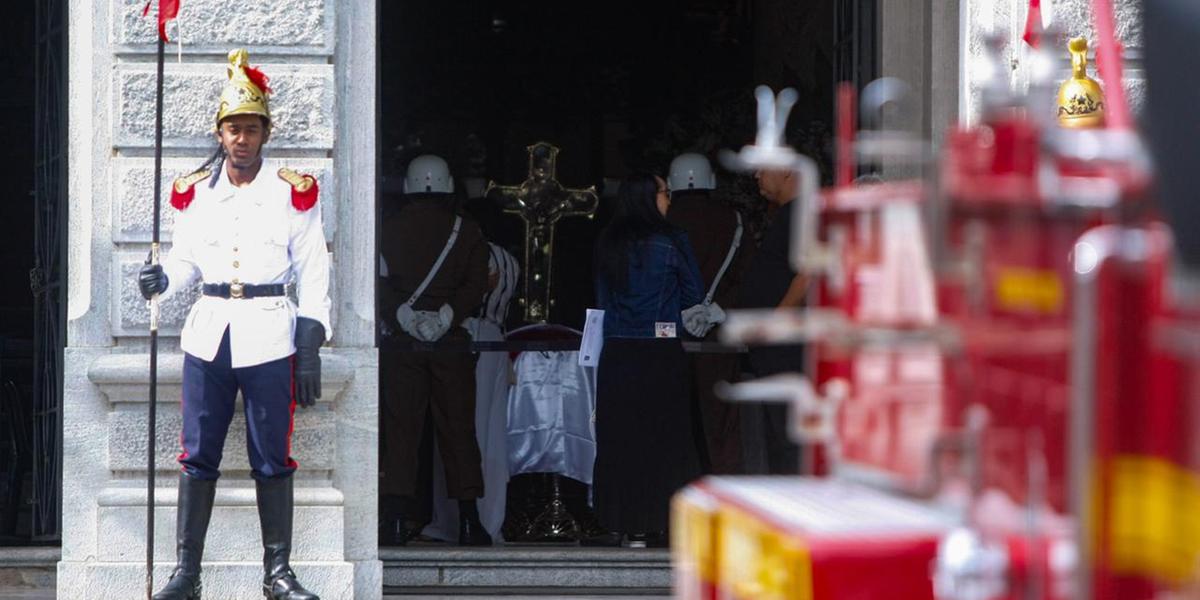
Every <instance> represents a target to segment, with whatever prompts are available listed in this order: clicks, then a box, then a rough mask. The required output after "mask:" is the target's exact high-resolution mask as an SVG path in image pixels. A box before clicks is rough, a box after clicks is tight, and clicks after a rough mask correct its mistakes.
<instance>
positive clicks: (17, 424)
mask: <svg viewBox="0 0 1200 600" xmlns="http://www.w3.org/2000/svg"><path fill="white" fill-rule="evenodd" d="M3 27H4V30H5V31H4V32H3V35H2V36H0V39H3V42H0V43H3V45H4V55H5V56H8V57H10V60H8V61H5V62H4V63H3V66H2V67H0V77H3V78H4V80H5V81H6V82H8V85H6V86H5V91H3V92H0V107H2V108H0V121H3V126H2V130H3V131H5V132H6V134H7V137H6V143H5V144H4V146H3V148H2V149H0V161H3V164H4V165H5V174H6V175H5V180H6V181H7V182H8V186H9V190H10V197H9V199H8V201H6V202H3V203H0V222H3V223H5V224H6V227H5V230H4V235H3V236H0V255H2V256H4V260H3V261H0V281H3V282H4V283H5V285H4V286H3V291H0V544H25V543H31V542H53V541H56V540H57V539H58V538H59V526H60V522H61V518H60V514H59V513H60V506H61V503H60V497H61V496H60V494H61V491H60V490H61V488H62V485H61V465H62V458H61V457H62V453H61V448H62V421H61V418H60V415H61V406H62V349H63V345H64V342H65V329H64V328H65V322H66V311H65V294H64V277H65V275H66V263H65V260H66V243H65V242H66V228H65V227H66V201H65V194H66V183H67V182H66V174H67V171H66V154H65V150H66V64H65V58H66V52H65V50H66V44H65V42H66V3H65V2H62V1H61V0H37V1H34V2H24V3H20V4H15V5H14V6H12V7H11V9H10V10H9V12H8V18H7V19H6V20H5V22H4V25H3Z"/></svg>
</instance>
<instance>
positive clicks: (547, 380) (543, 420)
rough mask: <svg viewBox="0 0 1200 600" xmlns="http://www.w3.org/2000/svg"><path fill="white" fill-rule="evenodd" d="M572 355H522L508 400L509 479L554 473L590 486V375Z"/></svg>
mask: <svg viewBox="0 0 1200 600" xmlns="http://www.w3.org/2000/svg"><path fill="white" fill-rule="evenodd" d="M578 355H579V353H578V352H522V353H521V355H520V356H518V357H517V360H516V363H515V364H514V365H513V371H514V373H515V374H516V383H515V384H514V385H513V386H512V388H511V389H510V390H509V396H508V466H509V473H510V474H511V475H519V474H522V473H558V474H560V475H565V476H567V477H570V478H572V479H577V480H579V481H582V482H584V483H586V484H588V485H591V483H592V464H593V463H594V462H595V460H596V431H595V423H594V421H593V415H594V414H595V410H596V370H595V369H594V368H592V367H582V366H580V365H579V356H578Z"/></svg>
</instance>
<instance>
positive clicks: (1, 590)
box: [0, 547, 61, 600]
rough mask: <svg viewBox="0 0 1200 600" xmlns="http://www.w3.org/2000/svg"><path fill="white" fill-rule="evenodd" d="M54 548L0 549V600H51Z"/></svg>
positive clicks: (52, 593) (54, 563)
mask: <svg viewBox="0 0 1200 600" xmlns="http://www.w3.org/2000/svg"><path fill="white" fill-rule="evenodd" d="M60 554H61V552H60V551H59V549H58V548H57V547H48V548H36V547H33V548H25V547H20V548H0V598H4V599H5V600H8V599H9V598H13V599H16V598H21V599H22V600H24V599H25V598H53V597H54V580H55V569H56V566H57V564H58V557H59V555H60Z"/></svg>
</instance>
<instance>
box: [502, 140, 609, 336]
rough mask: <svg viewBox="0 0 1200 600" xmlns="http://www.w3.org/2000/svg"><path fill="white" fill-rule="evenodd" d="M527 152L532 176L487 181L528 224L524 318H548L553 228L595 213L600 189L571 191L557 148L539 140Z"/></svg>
mask: <svg viewBox="0 0 1200 600" xmlns="http://www.w3.org/2000/svg"><path fill="white" fill-rule="evenodd" d="M527 150H529V177H528V178H527V179H526V180H525V181H523V182H521V184H520V185H512V186H506V185H496V183H495V182H494V181H490V182H488V187H487V191H486V192H485V194H486V195H488V196H489V197H491V196H492V195H493V194H495V197H499V198H500V199H502V200H503V206H504V212H506V213H509V214H513V215H517V216H519V217H521V220H522V221H524V222H525V264H524V269H525V293H524V295H523V297H522V298H521V300H520V302H521V305H522V306H524V307H525V321H526V322H529V323H545V322H546V321H547V320H548V319H549V318H550V307H551V306H552V305H553V303H554V302H553V300H551V298H550V276H551V272H552V269H551V268H552V267H553V260H554V226H555V224H557V223H558V220H559V219H561V218H563V217H589V218H590V217H591V216H592V215H593V213H595V212H596V208H597V206H599V204H600V197H599V196H597V195H596V187H595V186H590V187H587V188H585V189H569V188H565V187H563V185H562V184H561V183H559V181H558V179H556V177H555V176H556V174H557V170H558V164H557V161H558V151H559V149H558V148H557V147H555V146H554V145H552V144H548V143H546V142H538V143H536V144H534V145H532V146H529V147H528V148H527Z"/></svg>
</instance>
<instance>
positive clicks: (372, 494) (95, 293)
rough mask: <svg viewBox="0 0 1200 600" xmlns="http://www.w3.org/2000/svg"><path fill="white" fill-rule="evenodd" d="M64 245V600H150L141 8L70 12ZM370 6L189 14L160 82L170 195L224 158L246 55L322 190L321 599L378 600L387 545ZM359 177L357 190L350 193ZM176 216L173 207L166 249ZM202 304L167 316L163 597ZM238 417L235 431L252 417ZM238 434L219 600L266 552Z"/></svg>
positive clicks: (167, 218)
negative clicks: (198, 169)
mask: <svg viewBox="0 0 1200 600" xmlns="http://www.w3.org/2000/svg"><path fill="white" fill-rule="evenodd" d="M69 4H70V9H71V20H70V30H69V38H70V40H71V43H70V56H69V68H70V93H71V97H70V101H69V107H70V109H69V110H70V127H69V153H70V181H69V194H70V207H71V210H70V217H69V221H70V225H69V241H70V249H69V255H68V261H69V291H68V295H69V302H68V319H69V323H68V347H67V350H66V373H65V390H66V392H65V407H64V414H63V420H64V444H63V454H64V458H63V482H64V483H63V487H64V490H63V492H64V500H63V553H62V562H61V563H60V564H59V573H58V586H59V587H58V589H59V596H60V597H63V598H100V597H103V598H106V599H114V600H116V599H122V598H130V599H132V598H141V597H143V592H142V589H143V581H144V567H143V565H144V556H145V548H144V543H145V541H144V539H145V502H146V493H145V477H146V472H145V469H146V466H145V465H146V457H145V453H146V443H147V440H146V426H145V422H146V415H147V407H148V396H149V393H148V385H147V382H148V371H149V354H148V348H149V345H148V337H149V334H148V311H147V309H146V306H145V303H144V301H142V300H141V297H140V295H139V294H138V293H137V290H136V288H135V287H134V284H133V279H132V276H133V274H134V273H135V272H136V270H137V267H138V265H139V264H140V262H141V261H142V260H143V259H144V257H145V255H146V252H147V250H148V248H149V241H150V232H151V225H152V223H151V216H150V215H151V204H152V197H153V195H152V186H153V181H152V179H153V160H152V157H153V151H154V148H153V143H154V127H153V123H154V120H153V117H154V87H155V65H154V57H155V54H154V51H155V44H154V40H155V37H154V34H155V21H154V20H153V18H152V17H153V15H152V16H151V17H148V18H143V17H142V16H141V11H142V7H143V6H144V0H70V2H69ZM375 6H376V5H375V3H374V2H345V1H336V0H239V1H236V2H235V1H233V0H186V1H185V2H183V3H182V10H181V13H180V19H179V21H178V23H179V28H176V26H175V25H172V26H171V27H170V29H169V34H170V35H171V37H172V41H173V42H174V40H175V39H176V38H178V37H180V35H182V40H183V49H182V59H180V56H179V54H178V48H177V46H176V45H175V44H174V43H172V44H171V45H170V46H168V55H167V56H168V60H167V66H166V78H165V98H166V112H165V115H164V147H165V161H164V183H165V185H164V188H165V187H166V186H167V185H169V182H170V181H171V179H173V178H174V177H175V176H176V175H178V174H180V173H183V172H185V171H188V170H190V169H192V168H194V167H195V165H196V164H198V163H199V162H201V161H202V160H203V158H204V157H205V156H207V155H208V154H209V153H211V151H212V150H213V149H214V148H215V142H214V141H213V139H212V137H211V128H212V117H213V114H214V112H215V110H216V104H217V100H216V98H217V95H218V93H219V90H220V88H221V86H222V85H223V83H224V81H225V64H226V61H225V54H226V53H227V52H228V51H229V50H230V49H231V48H234V47H246V48H248V49H249V51H250V55H251V61H252V63H254V64H255V65H259V66H261V67H262V69H263V70H264V71H265V72H266V73H267V74H268V75H270V76H271V78H272V80H271V84H272V87H273V88H274V89H275V95H274V97H273V99H272V112H273V116H274V117H275V125H276V128H275V132H274V135H273V137H272V140H271V143H270V144H269V146H268V152H269V159H270V160H272V161H276V162H278V163H282V164H287V165H288V166H291V167H293V168H295V169H298V170H302V171H306V172H309V173H313V174H314V175H316V176H317V177H318V178H319V180H320V183H321V190H322V197H321V203H320V205H319V206H320V208H321V210H322V211H323V217H324V222H325V229H326V235H327V237H328V239H329V243H330V248H331V252H332V263H333V269H334V274H333V278H332V282H331V287H332V290H331V291H332V296H333V301H334V311H333V325H334V339H333V342H332V343H331V344H329V347H327V348H325V349H323V351H322V356H323V360H324V365H325V369H324V374H323V375H324V379H325V381H324V385H323V388H324V389H323V391H324V397H323V398H322V400H321V402H319V403H318V406H317V407H315V408H314V409H310V410H307V411H298V413H297V419H296V431H295V437H294V454H295V456H296V458H297V460H298V461H299V462H300V463H301V471H300V472H299V474H298V475H297V492H296V515H295V518H296V547H295V552H294V554H293V563H294V564H295V566H296V568H297V570H298V571H299V572H300V574H301V575H302V577H303V580H304V581H305V582H306V583H307V584H309V586H310V587H312V588H313V589H314V590H315V591H317V592H319V593H320V594H321V596H322V598H326V599H342V598H344V599H350V598H355V599H362V598H366V599H370V598H378V597H379V596H380V594H381V586H382V574H381V568H380V563H379V561H378V548H377V543H376V533H375V523H376V517H375V515H376V482H377V473H378V467H377V459H376V456H377V439H378V431H377V427H376V423H377V401H378V400H377V384H376V381H377V365H378V359H377V353H376V350H375V348H374V345H375V338H374V317H373V313H374V277H373V270H374V269H373V265H374V262H375V259H374V254H375V251H374V244H375V241H374V240H375V223H374V215H375V156H376V154H375V133H374V132H375V73H376V67H375ZM265 172H267V173H269V172H271V171H265ZM351 173H353V175H351ZM173 212H174V209H172V208H171V207H170V206H169V204H167V203H165V202H164V206H163V240H164V242H167V243H169V241H170V238H171V228H172V225H173V222H174V218H173V217H174V215H173ZM194 297H195V291H194V290H193V291H190V292H188V293H183V294H180V295H179V296H178V297H176V298H174V299H172V300H171V301H169V302H167V303H165V304H164V306H163V322H162V327H161V335H162V336H163V339H162V340H161V344H160V345H161V346H162V348H163V349H164V350H163V352H162V353H161V354H160V363H159V364H160V367H159V390H158V397H159V410H158V431H157V448H158V452H157V456H156V472H157V474H158V488H157V491H156V493H155V497H156V498H155V500H156V505H157V507H158V509H157V511H156V534H157V535H156V544H155V555H156V559H155V562H156V570H155V579H156V581H157V582H159V583H160V584H161V583H162V582H164V581H165V580H166V578H167V576H168V574H169V572H170V569H171V567H172V566H173V565H174V543H175V542H174V537H175V536H174V531H175V530H174V525H173V523H174V518H175V489H174V485H175V479H176V473H177V465H176V464H175V455H176V454H177V453H178V441H177V440H178V436H179V421H180V419H179V396H180V388H179V384H180V378H181V377H180V376H181V365H182V357H181V355H180V354H179V353H178V351H177V347H178V344H177V340H176V338H175V336H177V335H178V331H179V326H180V324H181V321H182V318H183V315H184V314H185V312H186V309H187V306H188V303H189V302H190V301H191V299H192V298H194ZM239 412H240V411H239ZM243 431H244V421H243V420H242V419H241V418H237V419H235V420H234V423H233V426H232V427H231V429H230V435H229V438H228V441H227V443H226V448H225V463H224V464H223V469H222V470H223V477H222V480H221V483H220V485H219V486H218V494H217V508H216V510H215V512H214V515H213V525H212V529H211V531H210V535H209V545H208V548H207V551H206V556H205V560H206V563H207V564H206V566H205V575H204V584H205V598H207V599H213V598H230V599H233V598H237V599H243V598H251V597H256V596H257V595H259V594H260V592H259V591H258V587H259V582H260V579H261V569H262V567H261V557H262V552H261V546H260V541H259V536H258V523H257V514H256V512H255V509H254V491H253V482H252V481H251V480H250V478H249V473H248V464H247V460H246V456H245V454H246V450H245V436H244V433H243Z"/></svg>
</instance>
